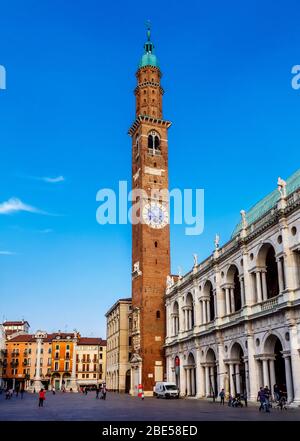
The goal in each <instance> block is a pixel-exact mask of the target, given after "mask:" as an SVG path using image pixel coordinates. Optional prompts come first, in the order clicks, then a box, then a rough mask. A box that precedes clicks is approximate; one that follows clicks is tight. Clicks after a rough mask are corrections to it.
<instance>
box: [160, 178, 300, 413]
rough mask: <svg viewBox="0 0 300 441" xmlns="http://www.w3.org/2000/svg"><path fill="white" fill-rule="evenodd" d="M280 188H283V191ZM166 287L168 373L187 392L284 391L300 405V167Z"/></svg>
mask: <svg viewBox="0 0 300 441" xmlns="http://www.w3.org/2000/svg"><path fill="white" fill-rule="evenodd" d="M278 190H279V191H278ZM241 215H242V219H241V222H240V223H239V224H238V225H237V227H236V229H235V230H234V233H233V235H232V238H231V240H230V241H229V242H227V243H226V244H225V245H224V246H222V247H220V246H219V237H218V236H216V240H215V251H214V253H213V254H212V255H210V256H209V257H208V258H207V259H206V260H204V261H203V262H201V263H200V264H198V263H197V262H196V261H195V264H194V267H193V269H192V270H191V271H190V272H189V273H187V274H186V275H185V276H184V277H180V278H179V279H178V280H177V281H176V282H173V283H169V285H168V288H167V291H166V297H165V300H166V317H167V336H166V342H165V350H166V362H167V376H168V380H169V381H175V382H176V383H177V384H178V386H179V387H180V392H181V395H182V396H196V397H199V398H202V397H209V396H213V395H216V394H217V393H218V392H219V391H220V390H221V389H222V388H224V389H225V391H226V393H227V395H229V394H231V395H233V396H234V395H236V394H238V393H245V392H247V394H248V399H250V400H256V397H257V392H258V389H259V387H260V386H266V385H268V386H269V387H270V388H271V390H273V386H274V384H278V385H279V387H280V388H281V389H282V390H284V391H286V393H287V398H288V402H289V403H293V404H295V405H300V170H299V171H297V172H296V173H295V174H294V175H292V176H291V177H290V178H289V179H288V180H287V182H285V181H283V180H282V179H280V178H279V179H278V189H275V190H274V191H273V192H272V193H270V194H269V195H268V196H266V197H265V198H264V199H263V200H262V201H260V202H259V203H257V204H256V205H255V206H254V207H253V208H252V209H251V210H249V212H247V213H245V212H244V211H241Z"/></svg>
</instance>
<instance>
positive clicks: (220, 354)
mask: <svg viewBox="0 0 300 441" xmlns="http://www.w3.org/2000/svg"><path fill="white" fill-rule="evenodd" d="M225 372H226V366H225V363H224V348H223V345H222V343H221V342H220V343H218V374H219V375H218V378H219V390H218V392H220V390H221V389H225V375H226V374H225Z"/></svg>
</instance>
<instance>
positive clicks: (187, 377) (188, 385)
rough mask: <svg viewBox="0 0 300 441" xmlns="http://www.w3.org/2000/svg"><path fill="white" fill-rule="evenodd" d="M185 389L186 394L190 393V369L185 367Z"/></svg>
mask: <svg viewBox="0 0 300 441" xmlns="http://www.w3.org/2000/svg"><path fill="white" fill-rule="evenodd" d="M185 371H186V383H187V385H186V389H187V396H190V395H191V369H190V368H186V370H185Z"/></svg>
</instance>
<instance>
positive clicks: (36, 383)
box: [29, 331, 47, 392]
mask: <svg viewBox="0 0 300 441" xmlns="http://www.w3.org/2000/svg"><path fill="white" fill-rule="evenodd" d="M46 336H47V334H46V333H45V332H42V331H38V332H37V333H36V334H35V338H36V342H37V352H36V369H35V376H34V381H33V385H32V386H31V387H30V388H29V389H30V390H31V391H34V390H35V391H36V392H39V391H40V390H41V389H42V388H43V384H42V382H41V373H40V370H41V353H42V342H43V338H44V337H46Z"/></svg>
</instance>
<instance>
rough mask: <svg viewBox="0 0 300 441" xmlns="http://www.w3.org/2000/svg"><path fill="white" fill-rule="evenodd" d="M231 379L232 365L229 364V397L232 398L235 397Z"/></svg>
mask: <svg viewBox="0 0 300 441" xmlns="http://www.w3.org/2000/svg"><path fill="white" fill-rule="evenodd" d="M233 377H234V370H233V363H229V388H230V395H231V396H232V397H234V396H235V390H234V379H233Z"/></svg>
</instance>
